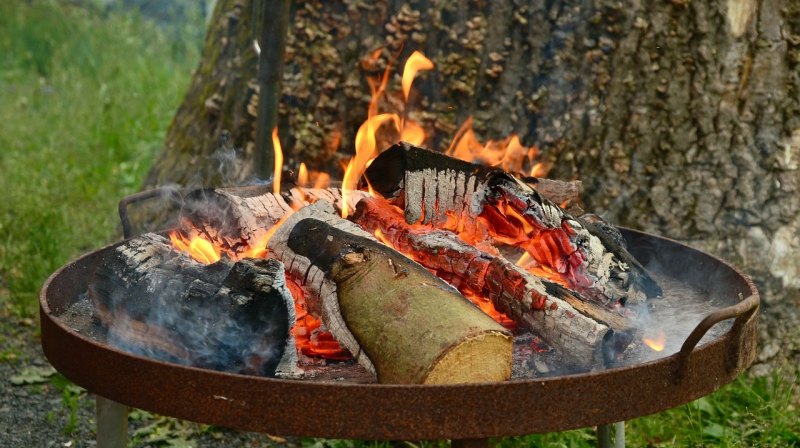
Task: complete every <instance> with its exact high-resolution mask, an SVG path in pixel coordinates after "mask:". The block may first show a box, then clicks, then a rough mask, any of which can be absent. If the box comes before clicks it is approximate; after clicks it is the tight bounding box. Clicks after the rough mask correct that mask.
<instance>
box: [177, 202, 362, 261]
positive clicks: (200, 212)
mask: <svg viewBox="0 0 800 448" xmlns="http://www.w3.org/2000/svg"><path fill="white" fill-rule="evenodd" d="M364 195H366V192H362V191H354V192H352V194H351V195H350V196H349V197H348V202H349V203H350V207H354V206H355V203H356V202H358V200H359V199H360V198H361V197H362V196H364ZM320 199H324V200H326V201H328V202H331V203H334V204H336V206H337V208H341V201H342V195H341V190H340V189H338V188H292V189H289V190H287V191H284V192H282V193H281V194H274V193H273V192H272V188H271V187H269V186H252V187H239V188H211V189H203V190H195V191H193V192H191V193H189V194H188V195H187V196H186V198H185V200H184V206H183V208H182V209H181V218H180V220H181V227H182V228H184V229H185V230H187V231H190V233H191V231H196V232H199V234H201V235H202V236H203V237H205V238H206V239H208V240H209V241H212V242H214V243H215V244H217V245H218V246H219V247H221V248H222V249H224V250H226V251H228V252H230V253H239V252H242V251H244V250H248V249H251V248H253V247H256V246H257V245H259V244H260V243H261V242H262V238H263V237H264V235H265V234H267V232H268V231H269V230H270V229H271V228H272V227H273V226H274V225H275V224H277V223H278V221H280V220H281V219H283V218H284V217H285V216H286V215H288V214H291V213H292V212H293V211H294V210H295V209H299V208H301V207H303V206H305V205H308V204H309V203H311V202H316V201H317V200H320Z"/></svg>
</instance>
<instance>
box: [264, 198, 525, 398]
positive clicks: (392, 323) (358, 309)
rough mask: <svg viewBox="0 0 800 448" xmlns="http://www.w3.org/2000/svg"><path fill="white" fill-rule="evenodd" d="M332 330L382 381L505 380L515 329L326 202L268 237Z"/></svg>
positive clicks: (275, 250) (318, 203)
mask: <svg viewBox="0 0 800 448" xmlns="http://www.w3.org/2000/svg"><path fill="white" fill-rule="evenodd" d="M268 247H269V249H270V251H271V252H272V253H274V254H276V256H277V257H278V258H279V259H281V260H282V261H284V263H286V265H287V266H288V268H289V270H290V271H291V272H292V273H293V275H296V277H297V278H304V279H306V282H305V284H304V285H303V286H304V287H305V288H306V289H307V290H309V291H310V294H309V295H308V297H313V296H316V297H319V301H318V303H317V304H316V306H314V304H309V309H314V308H316V309H318V310H319V312H320V313H321V315H322V319H323V322H324V323H325V324H326V325H327V327H328V329H329V330H330V331H331V333H332V334H333V335H334V336H335V337H336V339H337V340H338V341H339V342H340V343H341V344H342V345H343V346H345V347H347V348H348V349H349V350H350V352H351V353H352V354H353V355H354V357H355V358H356V359H357V360H358V361H359V362H360V363H361V364H362V365H364V366H365V367H367V368H368V369H369V370H372V371H374V372H375V373H376V374H377V377H378V380H379V381H380V382H384V383H427V384H431V383H460V382H481V381H503V380H506V379H508V378H509V376H510V374H511V355H512V350H511V349H512V347H511V336H510V334H509V333H508V332H507V331H506V330H504V329H503V327H501V326H500V325H498V324H497V323H496V322H494V321H493V320H491V319H490V318H489V317H488V316H486V315H484V314H483V313H482V312H480V310H478V309H477V308H475V307H474V306H473V305H472V304H470V303H469V302H468V301H466V299H464V298H463V297H461V296H460V295H459V294H458V293H457V292H456V291H455V290H454V289H453V288H452V287H450V286H449V285H447V284H446V283H444V282H442V281H441V280H439V279H438V278H436V277H435V276H433V274H431V273H430V272H428V271H427V270H425V268H423V267H422V266H420V265H418V264H417V263H414V262H413V261H411V260H409V259H408V258H406V257H404V256H402V255H400V254H399V253H397V252H395V251H394V250H391V249H390V248H387V247H386V246H384V245H382V244H380V243H379V242H377V241H375V239H374V238H373V237H372V236H371V235H369V234H368V233H366V232H364V231H363V230H362V229H360V228H359V227H358V226H356V225H355V224H353V223H351V222H349V221H346V220H344V219H341V218H339V217H338V215H336V214H335V210H334V207H333V205H332V204H330V203H328V202H325V201H320V202H317V203H315V204H314V205H311V206H308V207H305V208H303V209H302V210H300V211H298V212H297V213H295V214H293V215H292V216H291V217H290V218H289V219H288V220H287V221H286V222H285V223H283V224H282V225H281V226H280V227H279V228H278V230H277V231H276V232H275V235H274V236H273V237H272V239H271V240H270V242H269V246H268Z"/></svg>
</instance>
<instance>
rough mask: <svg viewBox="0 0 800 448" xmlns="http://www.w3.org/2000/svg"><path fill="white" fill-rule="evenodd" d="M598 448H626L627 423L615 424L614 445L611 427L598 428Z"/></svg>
mask: <svg viewBox="0 0 800 448" xmlns="http://www.w3.org/2000/svg"><path fill="white" fill-rule="evenodd" d="M597 446H598V447H599V448H611V447H612V446H613V447H614V448H625V422H617V423H614V444H613V445H612V444H611V425H600V426H598V427H597Z"/></svg>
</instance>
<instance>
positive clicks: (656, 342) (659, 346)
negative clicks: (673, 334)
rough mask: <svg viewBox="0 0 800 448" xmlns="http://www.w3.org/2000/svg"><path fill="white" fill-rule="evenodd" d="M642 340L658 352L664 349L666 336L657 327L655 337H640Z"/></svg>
mask: <svg viewBox="0 0 800 448" xmlns="http://www.w3.org/2000/svg"><path fill="white" fill-rule="evenodd" d="M642 342H644V343H645V345H647V346H648V347H650V348H651V349H653V350H654V351H657V352H660V351H662V350H664V346H665V345H666V342H667V336H666V335H665V334H664V330H663V329H660V328H659V329H658V334H657V335H656V337H655V338H652V339H651V338H642Z"/></svg>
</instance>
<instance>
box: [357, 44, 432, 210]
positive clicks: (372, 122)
mask: <svg viewBox="0 0 800 448" xmlns="http://www.w3.org/2000/svg"><path fill="white" fill-rule="evenodd" d="M379 56H380V52H379V51H378V50H376V51H375V52H373V54H372V55H371V58H372V59H376V58H377V57H379ZM431 69H433V63H432V62H431V61H430V60H429V59H428V58H426V57H425V56H424V55H423V54H422V53H420V52H419V51H415V52H414V53H412V54H411V56H409V58H408V60H407V61H406V65H405V68H404V69H403V78H402V82H401V84H402V87H403V94H404V98H405V100H406V101H408V94H409V92H410V91H411V84H412V83H413V82H414V77H415V76H416V74H417V72H419V71H421V70H431ZM390 70H391V63H390V64H387V66H386V70H384V72H383V75H382V76H381V77H380V78H379V79H377V80H376V79H373V78H370V79H369V80H368V82H369V87H370V91H371V92H372V96H371V98H370V101H369V108H368V109H367V119H366V121H364V123H363V124H361V126H360V127H359V128H358V132H357V133H356V141H355V148H356V155H355V157H353V158H352V159H350V162H349V163H348V164H347V167H346V168H345V171H344V179H343V180H342V218H347V216H348V215H349V214H350V210H349V205H348V203H349V202H348V197H349V196H350V192H351V191H352V190H355V189H356V188H357V187H358V181H359V180H360V179H361V176H362V175H363V174H364V171H365V170H366V168H367V166H369V163H370V162H371V161H372V159H374V158H375V157H377V156H378V153H379V151H378V148H377V146H378V145H377V137H376V134H377V132H378V130H379V129H380V128H381V126H383V125H384V124H386V123H389V122H392V123H393V124H394V127H395V130H396V131H397V133H398V134H399V136H400V139H401V140H404V141H407V142H409V143H411V144H414V145H421V144H422V143H423V142H424V141H425V130H424V129H423V128H422V126H420V125H419V123H417V122H415V121H413V120H405V119H401V118H400V116H399V115H398V114H396V113H384V114H378V103H379V102H380V99H381V97H382V96H383V94H384V92H385V91H386V87H387V85H388V82H389V73H390Z"/></svg>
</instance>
